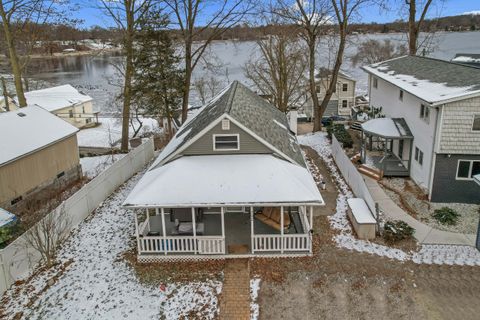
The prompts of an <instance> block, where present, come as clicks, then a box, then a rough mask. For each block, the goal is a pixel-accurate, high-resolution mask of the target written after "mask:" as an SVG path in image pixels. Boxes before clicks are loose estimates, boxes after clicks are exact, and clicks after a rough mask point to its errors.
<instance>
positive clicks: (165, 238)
mask: <svg viewBox="0 0 480 320" xmlns="http://www.w3.org/2000/svg"><path fill="white" fill-rule="evenodd" d="M157 213H158V209H157ZM161 214H162V234H163V251H164V252H165V255H166V254H167V250H168V245H167V228H166V227H165V209H163V208H162V209H161Z"/></svg>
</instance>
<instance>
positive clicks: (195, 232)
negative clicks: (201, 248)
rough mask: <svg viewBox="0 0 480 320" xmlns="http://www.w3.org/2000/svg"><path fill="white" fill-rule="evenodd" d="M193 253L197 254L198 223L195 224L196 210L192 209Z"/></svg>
mask: <svg viewBox="0 0 480 320" xmlns="http://www.w3.org/2000/svg"><path fill="white" fill-rule="evenodd" d="M192 227H193V251H194V253H195V254H197V223H196V222H195V208H194V207H192Z"/></svg>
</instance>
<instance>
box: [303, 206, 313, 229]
mask: <svg viewBox="0 0 480 320" xmlns="http://www.w3.org/2000/svg"><path fill="white" fill-rule="evenodd" d="M305 212H307V208H305ZM310 229H311V230H313V206H310Z"/></svg>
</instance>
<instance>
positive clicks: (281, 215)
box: [280, 206, 283, 253]
mask: <svg viewBox="0 0 480 320" xmlns="http://www.w3.org/2000/svg"><path fill="white" fill-rule="evenodd" d="M280 241H281V242H280V252H281V253H283V206H281V207H280Z"/></svg>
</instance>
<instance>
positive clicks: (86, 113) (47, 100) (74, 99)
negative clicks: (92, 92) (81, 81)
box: [25, 84, 98, 128]
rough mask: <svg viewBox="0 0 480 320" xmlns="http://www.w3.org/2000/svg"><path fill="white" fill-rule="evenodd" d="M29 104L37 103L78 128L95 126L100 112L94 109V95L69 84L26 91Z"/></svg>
mask: <svg viewBox="0 0 480 320" xmlns="http://www.w3.org/2000/svg"><path fill="white" fill-rule="evenodd" d="M25 98H26V99H27V104H28V105H37V106H39V107H42V108H43V109H45V110H47V111H49V112H51V113H53V114H55V115H56V116H58V117H60V118H62V119H64V120H66V121H67V122H69V123H70V124H72V125H74V126H75V127H77V128H85V127H91V126H95V125H96V124H97V123H98V112H96V111H93V99H92V97H90V96H88V95H86V94H84V93H82V92H80V91H78V90H77V89H75V88H74V87H72V86H71V85H69V84H66V85H62V86H58V87H51V88H46V89H41V90H35V91H29V92H25Z"/></svg>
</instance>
